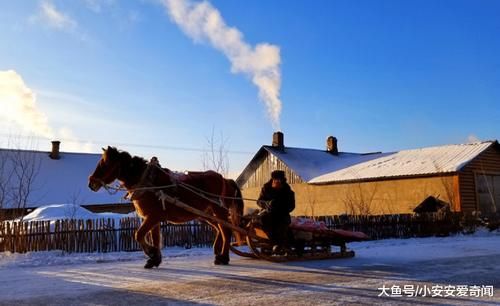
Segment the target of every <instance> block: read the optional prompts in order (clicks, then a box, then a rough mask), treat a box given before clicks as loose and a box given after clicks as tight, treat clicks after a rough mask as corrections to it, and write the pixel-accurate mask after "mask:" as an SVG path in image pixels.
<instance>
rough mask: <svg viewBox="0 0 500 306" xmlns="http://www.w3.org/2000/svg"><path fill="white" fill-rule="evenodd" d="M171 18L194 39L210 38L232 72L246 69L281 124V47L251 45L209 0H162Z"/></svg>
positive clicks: (276, 124) (275, 121) (275, 124)
mask: <svg viewBox="0 0 500 306" xmlns="http://www.w3.org/2000/svg"><path fill="white" fill-rule="evenodd" d="M163 4H164V6H165V7H166V8H167V11H168V14H169V15H170V18H171V19H172V20H173V21H174V22H175V23H176V24H177V25H178V26H179V27H180V28H181V29H182V30H183V31H184V33H186V34H187V35H188V36H189V37H191V38H192V39H194V40H195V41H208V42H209V43H210V44H211V45H212V46H213V47H214V48H215V49H217V50H220V51H221V52H222V53H224V55H226V57H227V58H228V59H229V61H230V62H231V71H232V72H233V73H244V74H246V75H248V76H249V77H250V78H251V79H252V82H253V83H254V84H255V85H256V86H257V87H258V89H259V97H260V99H261V100H262V101H263V102H264V104H265V105H266V108H267V112H268V114H269V117H270V118H271V121H272V124H273V128H275V129H276V130H279V128H280V113H281V100H280V97H279V96H280V88H281V72H280V67H279V65H280V62H281V58H280V49H279V47H277V46H275V45H271V44H268V43H260V44H257V45H256V46H255V47H252V46H251V45H249V44H248V43H247V42H245V41H244V40H243V34H242V33H241V32H240V31H239V30H238V29H236V28H234V27H229V26H227V25H226V23H225V22H224V19H223V18H222V16H221V15H220V13H219V11H218V10H217V9H216V8H215V7H213V6H212V5H211V4H210V3H208V2H207V1H203V2H198V3H194V2H192V1H190V0H163Z"/></svg>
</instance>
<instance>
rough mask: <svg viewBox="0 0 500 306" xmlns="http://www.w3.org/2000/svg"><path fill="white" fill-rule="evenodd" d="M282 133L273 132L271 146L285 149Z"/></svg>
mask: <svg viewBox="0 0 500 306" xmlns="http://www.w3.org/2000/svg"><path fill="white" fill-rule="evenodd" d="M283 138H284V135H283V133H282V132H274V133H273V147H275V148H277V149H279V150H281V151H283V150H285V144H284V141H283Z"/></svg>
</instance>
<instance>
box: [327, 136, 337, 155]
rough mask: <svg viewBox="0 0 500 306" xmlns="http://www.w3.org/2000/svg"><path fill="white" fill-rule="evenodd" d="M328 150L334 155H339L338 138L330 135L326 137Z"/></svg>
mask: <svg viewBox="0 0 500 306" xmlns="http://www.w3.org/2000/svg"><path fill="white" fill-rule="evenodd" d="M326 151H327V152H328V153H330V154H333V155H339V148H338V147H337V138H335V137H333V136H329V137H328V138H327V139H326Z"/></svg>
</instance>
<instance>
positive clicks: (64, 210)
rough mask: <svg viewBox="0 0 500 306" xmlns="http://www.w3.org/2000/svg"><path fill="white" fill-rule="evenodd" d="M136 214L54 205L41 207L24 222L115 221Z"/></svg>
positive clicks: (28, 215) (25, 217) (69, 205)
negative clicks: (66, 220)
mask: <svg viewBox="0 0 500 306" xmlns="http://www.w3.org/2000/svg"><path fill="white" fill-rule="evenodd" d="M136 216H137V215H136V213H135V212H132V213H129V214H119V213H111V212H103V213H93V212H91V211H90V210H87V209H85V208H83V207H81V206H79V205H75V204H53V205H45V206H40V207H38V208H36V209H35V210H33V211H32V212H31V213H29V214H27V215H26V216H24V217H23V221H25V222H29V221H55V220H63V219H82V220H88V219H108V218H109V219H115V220H119V219H121V218H126V217H136Z"/></svg>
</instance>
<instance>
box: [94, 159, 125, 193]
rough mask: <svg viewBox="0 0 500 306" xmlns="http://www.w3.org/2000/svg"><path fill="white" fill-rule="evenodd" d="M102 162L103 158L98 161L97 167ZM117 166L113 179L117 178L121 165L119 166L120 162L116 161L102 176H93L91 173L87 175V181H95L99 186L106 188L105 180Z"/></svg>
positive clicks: (108, 178) (109, 177)
mask: <svg viewBox="0 0 500 306" xmlns="http://www.w3.org/2000/svg"><path fill="white" fill-rule="evenodd" d="M102 163H103V160H101V161H100V162H99V167H101V165H102ZM117 168H118V173H117V174H116V176H115V178H114V179H117V178H118V177H119V176H120V174H121V167H120V162H117V163H116V164H115V165H114V166H113V167H112V168H111V170H109V171H106V172H107V173H105V174H104V176H103V177H102V178H95V177H94V176H93V175H92V176H90V177H89V181H91V182H95V183H98V184H99V185H100V187H104V188H106V186H107V185H108V184H107V183H106V181H108V180H110V179H111V175H113V173H114V172H115V171H116V169H117Z"/></svg>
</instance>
